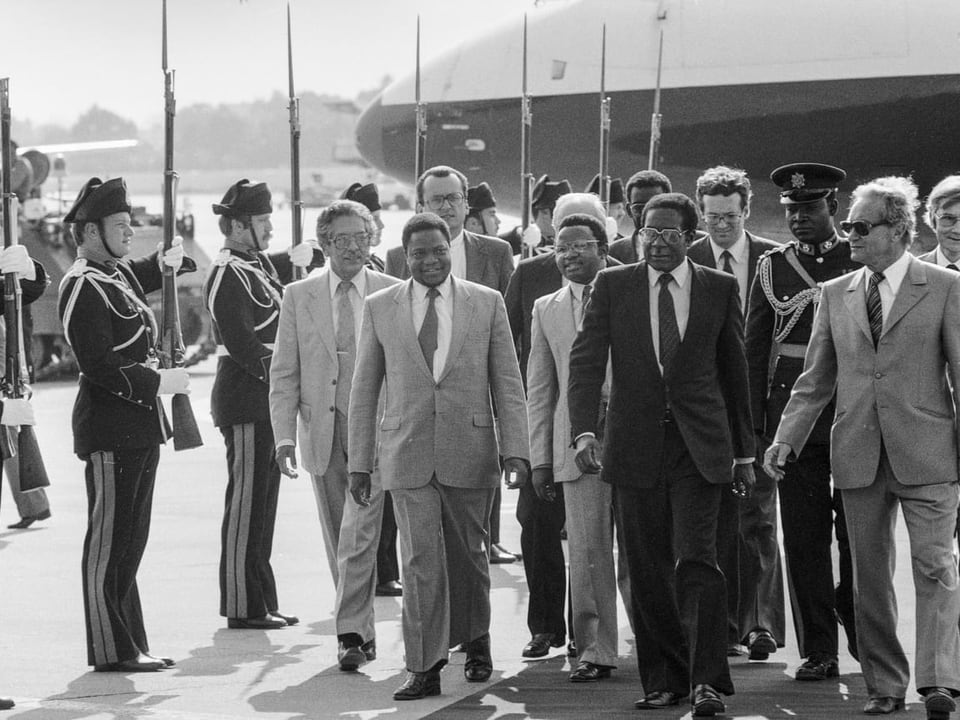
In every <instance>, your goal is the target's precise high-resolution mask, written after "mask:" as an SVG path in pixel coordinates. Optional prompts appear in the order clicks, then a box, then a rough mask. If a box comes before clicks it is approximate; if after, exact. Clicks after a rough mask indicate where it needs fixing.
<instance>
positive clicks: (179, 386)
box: [157, 368, 190, 395]
mask: <svg viewBox="0 0 960 720" xmlns="http://www.w3.org/2000/svg"><path fill="white" fill-rule="evenodd" d="M157 372H158V373H160V387H159V388H157V395H189V394H190V373H188V372H187V371H186V370H184V369H183V368H170V369H169V370H157Z"/></svg>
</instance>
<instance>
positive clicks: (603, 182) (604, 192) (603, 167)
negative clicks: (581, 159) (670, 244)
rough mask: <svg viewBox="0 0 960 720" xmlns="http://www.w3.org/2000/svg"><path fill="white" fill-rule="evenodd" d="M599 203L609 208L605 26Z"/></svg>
mask: <svg viewBox="0 0 960 720" xmlns="http://www.w3.org/2000/svg"><path fill="white" fill-rule="evenodd" d="M599 175H600V187H599V190H600V202H602V203H603V207H604V208H605V209H609V207H610V98H609V97H608V96H607V24H606V23H604V24H603V40H602V42H601V45H600V173H599Z"/></svg>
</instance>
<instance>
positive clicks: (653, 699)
mask: <svg viewBox="0 0 960 720" xmlns="http://www.w3.org/2000/svg"><path fill="white" fill-rule="evenodd" d="M688 697H690V696H689V695H680V694H679V693H675V692H670V691H669V690H654V691H653V692H648V693H647V694H646V695H645V696H644V697H642V698H640V699H639V700H637V701H636V702H635V703H634V704H633V706H634V707H635V708H637V709H638V710H659V709H660V708H666V707H673V706H674V705H679V704H680V703H681V702H684V701H685V700H686V699H687V698H688Z"/></svg>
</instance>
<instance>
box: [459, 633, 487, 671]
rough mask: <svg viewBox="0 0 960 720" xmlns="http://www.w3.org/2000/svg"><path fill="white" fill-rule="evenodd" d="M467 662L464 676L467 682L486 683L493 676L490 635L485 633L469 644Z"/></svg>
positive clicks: (464, 666) (464, 667)
mask: <svg viewBox="0 0 960 720" xmlns="http://www.w3.org/2000/svg"><path fill="white" fill-rule="evenodd" d="M466 652H467V660H466V662H465V663H464V665H463V676H464V677H465V678H466V679H467V682H486V681H487V680H489V679H490V675H492V674H493V658H492V657H490V633H484V634H483V635H481V636H480V637H478V638H476V639H475V640H471V641H470V642H468V643H467V647H466Z"/></svg>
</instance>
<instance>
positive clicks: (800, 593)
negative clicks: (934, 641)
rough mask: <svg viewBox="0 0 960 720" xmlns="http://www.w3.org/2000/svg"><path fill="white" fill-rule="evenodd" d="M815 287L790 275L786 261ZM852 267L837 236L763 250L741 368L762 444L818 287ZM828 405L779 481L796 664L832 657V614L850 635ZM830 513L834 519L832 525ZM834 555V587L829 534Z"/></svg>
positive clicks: (798, 366)
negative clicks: (836, 565)
mask: <svg viewBox="0 0 960 720" xmlns="http://www.w3.org/2000/svg"><path fill="white" fill-rule="evenodd" d="M791 257H792V258H794V259H795V262H797V263H799V265H800V267H802V268H803V270H804V271H805V272H806V273H807V275H808V276H809V277H810V279H812V280H813V281H814V283H815V286H813V287H811V285H810V283H809V282H808V281H807V280H806V279H804V277H803V276H802V274H801V273H800V272H798V271H797V270H796V269H795V267H794V266H793V264H792V263H791V262H790V258H791ZM859 267H860V264H859V263H856V262H854V261H853V260H851V259H850V246H849V244H847V242H846V241H844V240H841V239H840V238H838V237H837V236H836V235H834V236H833V237H832V238H830V239H828V240H826V241H824V242H821V243H820V244H819V245H809V244H807V243H800V242H798V241H796V240H794V241H792V242H789V243H787V244H785V245H783V246H781V247H778V248H776V249H775V250H771V251H769V252H767V253H765V254H764V255H763V257H761V259H760V261H759V263H758V264H757V272H756V277H755V279H754V282H753V286H752V287H751V291H750V301H749V310H748V314H747V325H746V351H747V362H748V363H749V368H750V393H751V406H752V411H753V419H754V427H755V429H756V432H757V434H758V435H761V436H763V437H764V439H765V440H766V441H767V442H769V441H771V440H772V439H773V436H774V434H775V433H776V431H777V426H778V425H779V423H780V416H781V415H782V413H783V409H784V407H785V406H786V404H787V400H789V398H790V392H791V391H792V390H793V385H794V383H795V382H796V380H797V378H798V377H799V376H800V373H801V372H802V371H803V353H804V352H805V350H806V345H807V343H808V342H809V340H810V335H811V333H812V330H813V318H814V314H815V312H816V307H817V304H818V302H819V300H820V287H819V285H822V284H823V283H824V282H826V281H827V280H832V279H833V278H836V277H839V276H841V275H844V274H846V273H848V272H851V271H853V270H856V269H857V268H859ZM833 414H834V404H833V402H831V404H830V405H829V406H828V407H827V408H826V409H824V411H823V413H822V414H821V416H820V419H819V420H818V421H817V424H816V426H815V428H814V430H813V432H812V433H811V435H810V439H809V441H808V443H807V446H806V447H805V448H804V451H803V453H802V454H801V455H800V457H799V459H798V460H797V461H796V462H789V463H787V467H786V473H787V475H786V477H785V478H784V480H783V481H781V482H780V483H779V492H780V514H781V521H782V526H783V536H784V541H783V545H784V551H785V553H786V555H787V568H788V577H787V580H788V583H789V584H790V588H791V589H790V599H791V603H792V605H793V617H794V624H795V626H796V634H797V639H798V644H799V646H800V655H801V657H810V658H811V659H814V660H821V659H824V658H836V656H837V625H836V619H835V616H834V609H835V608H836V610H837V612H838V613H839V616H840V618H841V619H842V620H843V621H844V625H845V626H846V628H847V635H848V638H850V637H851V636H852V634H853V632H854V631H853V595H852V569H851V566H850V551H849V545H848V544H847V542H846V526H845V524H844V518H843V506H842V503H841V501H840V495H839V493H837V494H836V496H835V497H834V496H833V495H832V493H831V487H830V446H829V443H830V425H831V423H832V422H833ZM834 513H836V521H834ZM834 530H835V531H836V533H837V538H838V545H839V549H840V585H839V586H838V587H837V588H836V589H835V588H834V586H833V571H832V556H831V545H832V534H833V532H834Z"/></svg>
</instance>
